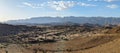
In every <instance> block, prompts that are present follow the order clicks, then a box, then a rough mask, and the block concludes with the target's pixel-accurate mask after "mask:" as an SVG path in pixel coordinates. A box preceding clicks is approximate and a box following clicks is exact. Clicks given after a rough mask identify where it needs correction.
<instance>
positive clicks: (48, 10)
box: [0, 0, 120, 22]
mask: <svg viewBox="0 0 120 53" xmlns="http://www.w3.org/2000/svg"><path fill="white" fill-rule="evenodd" d="M43 16H51V17H55V16H61V17H63V16H86V17H92V16H95V17H96V16H102V17H120V0H0V22H4V21H8V20H16V19H29V18H31V17H43Z"/></svg>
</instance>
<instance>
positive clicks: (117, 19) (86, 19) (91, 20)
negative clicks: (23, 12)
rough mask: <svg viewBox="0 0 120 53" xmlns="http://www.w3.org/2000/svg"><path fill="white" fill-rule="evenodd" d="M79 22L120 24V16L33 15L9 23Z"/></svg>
mask: <svg viewBox="0 0 120 53" xmlns="http://www.w3.org/2000/svg"><path fill="white" fill-rule="evenodd" d="M67 22H71V23H78V24H85V23H90V24H100V25H105V24H120V17H74V16H69V17H33V18H31V19H24V20H10V21H7V22H6V23H8V24H47V23H58V24H59V23H67Z"/></svg>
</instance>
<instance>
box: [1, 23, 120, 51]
mask: <svg viewBox="0 0 120 53" xmlns="http://www.w3.org/2000/svg"><path fill="white" fill-rule="evenodd" d="M119 32H120V27H119V26H117V25H112V26H111V25H108V26H100V25H97V24H88V23H87V24H80V25H58V26H57V25H55V26H41V25H39V26H38V25H37V26H25V25H9V24H0V53H119V52H120V51H119V49H120V48H118V46H120V41H119V40H120V35H119ZM109 50H110V51H109Z"/></svg>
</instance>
